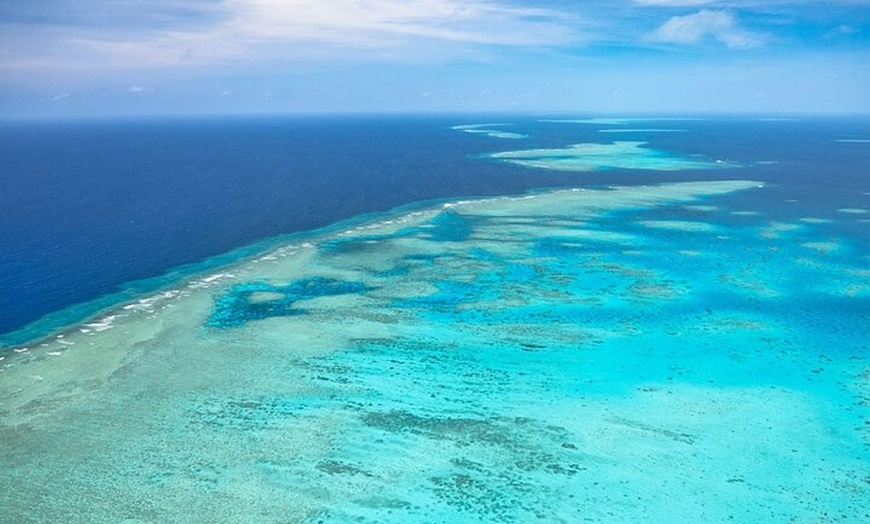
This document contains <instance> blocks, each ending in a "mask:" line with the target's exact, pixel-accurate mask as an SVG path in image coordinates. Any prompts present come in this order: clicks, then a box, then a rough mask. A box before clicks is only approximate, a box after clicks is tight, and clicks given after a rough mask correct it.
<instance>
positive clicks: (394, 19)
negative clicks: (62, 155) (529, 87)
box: [5, 0, 580, 69]
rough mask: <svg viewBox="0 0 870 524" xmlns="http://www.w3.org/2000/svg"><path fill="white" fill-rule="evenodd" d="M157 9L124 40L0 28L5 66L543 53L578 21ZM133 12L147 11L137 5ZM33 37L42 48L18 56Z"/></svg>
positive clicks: (446, 8)
mask: <svg viewBox="0 0 870 524" xmlns="http://www.w3.org/2000/svg"><path fill="white" fill-rule="evenodd" d="M126 5H128V6H129V8H130V10H131V12H132V11H134V10H135V9H136V7H137V6H136V3H135V2H132V3H127V4H126ZM158 5H159V7H160V16H144V15H143V17H142V22H140V23H139V24H136V23H135V22H131V21H129V20H127V21H126V22H125V24H126V25H127V27H126V29H127V30H126V31H119V30H118V29H119V28H118V27H112V26H106V27H102V26H100V25H99V24H96V23H95V22H94V21H93V20H89V21H87V22H85V21H83V20H82V19H81V17H80V16H78V15H70V19H69V20H57V21H53V22H54V23H51V24H44V25H41V26H38V27H36V26H27V27H24V24H20V23H19V24H6V26H7V27H6V28H5V29H6V31H7V32H8V34H9V37H8V38H7V41H8V44H9V45H10V46H11V47H13V48H16V49H12V50H10V51H9V52H8V53H7V56H6V57H5V58H6V59H5V63H6V65H7V67H10V68H17V69H23V68H39V67H44V66H46V65H51V66H54V67H58V68H61V69H71V68H81V69H88V68H91V67H95V66H96V67H99V68H107V69H111V68H125V67H129V66H133V65H135V66H136V67H140V68H141V67H164V66H172V65H178V64H187V65H203V64H217V63H224V64H226V63H238V62H256V61H267V62H268V61H269V60H270V59H276V58H282V59H293V58H299V57H306V56H307V57H311V56H318V54H321V55H322V54H327V55H329V56H332V57H335V56H336V55H341V54H342V53H353V52H358V51H365V52H376V53H379V52H384V53H387V54H394V55H395V54H400V55H401V54H406V55H413V53H414V51H415V49H422V48H424V47H425V48H427V49H432V48H433V47H435V48H437V46H438V45H439V42H440V45H442V46H446V45H454V46H461V45H478V46H479V45H491V46H549V45H561V44H567V43H572V42H576V41H578V40H579V38H580V37H579V31H578V29H577V28H578V26H579V25H580V24H579V22H580V21H579V19H578V18H577V17H576V16H575V15H573V14H569V13H565V12H561V11H556V10H550V9H543V8H537V7H528V6H520V5H516V4H514V5H510V4H507V3H505V2H499V1H495V0H403V1H401V2H397V1H395V0H368V1H364V2H360V1H358V0H329V1H324V0H224V1H222V2H218V3H197V2H190V1H188V0H185V1H182V2H180V3H179V4H178V6H179V8H183V12H184V13H188V14H187V15H184V16H182V14H181V13H179V14H178V19H179V23H178V24H175V25H173V24H172V23H169V22H167V18H171V16H170V14H171V13H170V12H169V7H168V5H169V3H168V2H160V3H159V4H158ZM141 7H142V10H143V11H146V12H147V11H148V9H149V6H148V4H147V3H143V4H142V5H141ZM191 10H197V16H196V17H192V16H190V15H189V12H190V11H191ZM126 16H127V17H129V16H130V13H127V15H126ZM192 18H196V19H197V20H199V23H192V22H191V19H192ZM70 22H72V23H70ZM36 33H40V34H39V35H37V34H36ZM34 37H38V38H39V40H41V41H42V42H46V44H44V45H43V46H41V48H39V49H34V48H26V45H27V44H30V45H32V42H33V41H35V40H37V38H34ZM18 42H22V45H20V46H16V45H15V44H17V43H18ZM24 42H26V43H27V44H25V43H24ZM433 43H434V44H433ZM418 44H425V46H424V45H419V46H418Z"/></svg>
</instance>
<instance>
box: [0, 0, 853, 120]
mask: <svg viewBox="0 0 870 524" xmlns="http://www.w3.org/2000/svg"><path fill="white" fill-rule="evenodd" d="M867 64H870V0H839V1H811V0H743V1H738V0H609V1H608V0H598V1H582V0H576V1H569V0H538V1H531V0H0V116H2V117H22V116H23V117H28V116H32V117H63V116H88V115H93V116H107V115H138V114H191V113H194V114H196V113H206V114H223V113H298V112H405V111H439V112H444V111H510V112H536V111H572V112H596V113H637V112H657V113H662V112H664V113H674V112H679V113H693V112H694V113H697V112H766V113H783V112H801V113H803V112H809V113H832V112H833V113H870V95H868V94H867V93H870V66H868V65H867Z"/></svg>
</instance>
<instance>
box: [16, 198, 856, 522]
mask: <svg viewBox="0 0 870 524" xmlns="http://www.w3.org/2000/svg"><path fill="white" fill-rule="evenodd" d="M764 191H766V189H765V187H763V185H762V184H760V183H758V182H752V181H712V182H686V183H670V184H661V185H648V186H636V187H611V188H604V189H594V190H593V189H586V190H582V189H574V190H556V191H545V192H539V193H533V194H526V195H518V196H513V197H503V198H491V199H473V200H464V201H451V202H445V203H441V204H438V205H432V206H428V207H423V208H420V209H417V210H413V211H409V210H406V211H402V212H399V213H396V214H395V215H393V216H390V217H382V218H381V219H378V220H377V221H372V222H368V223H362V224H356V225H354V226H352V227H348V228H347V229H345V230H338V231H336V232H333V233H329V234H322V235H312V236H311V237H310V238H306V239H297V240H296V241H294V242H292V243H288V244H286V245H282V246H277V247H274V248H273V249H271V250H270V251H268V252H266V253H262V254H260V255H258V256H256V257H254V258H250V259H247V260H244V261H240V262H238V263H235V264H230V265H227V266H225V267H222V268H220V269H219V270H215V271H213V272H211V273H207V274H202V275H198V276H196V277H193V278H190V279H187V280H185V281H183V282H179V283H177V285H175V286H172V287H168V288H166V289H164V290H161V291H160V292H158V293H154V294H151V295H148V296H144V297H141V298H139V299H137V300H134V301H131V302H129V303H127V304H124V305H122V306H120V307H118V308H117V309H115V310H113V311H111V312H109V313H107V314H105V315H103V316H101V317H99V318H96V319H92V320H90V321H88V322H86V323H83V324H81V325H78V326H74V327H72V328H71V329H69V330H67V331H65V332H63V333H58V334H55V335H53V336H52V337H50V338H48V339H46V340H44V341H41V342H39V343H35V344H31V345H28V346H26V347H24V346H18V347H15V348H12V350H11V351H9V352H7V353H4V359H3V360H2V361H0V366H2V372H0V399H2V400H0V442H2V444H0V461H2V463H3V468H2V472H0V507H2V508H3V509H2V512H3V515H4V517H6V518H8V519H9V521H10V522H21V523H26V522H61V521H62V522H88V523H117V522H127V523H135V522H142V523H144V522H169V521H171V522H203V521H208V522H244V521H251V522H275V523H278V522H281V523H287V522H296V523H315V522H350V521H353V522H370V523H375V522H377V523H385V522H396V523H399V522H481V523H483V522H487V523H493V522H536V521H539V522H566V523H568V522H583V521H598V522H605V521H606V522H725V521H728V520H733V521H737V522H748V521H761V522H782V523H786V522H823V521H825V519H834V520H839V521H841V522H859V521H861V520H863V519H864V518H865V517H866V516H867V515H868V512H870V504H868V500H870V485H868V483H867V479H866V478H865V477H866V474H865V471H866V464H867V463H868V459H870V452H868V444H870V439H868V430H867V426H866V423H865V422H866V419H867V416H868V399H870V391H868V380H867V378H868V373H870V371H868V362H867V360H866V355H867V341H868V340H870V333H868V329H870V328H868V326H870V322H868V321H867V320H868V319H867V311H870V308H868V307H867V306H868V303H870V284H868V272H867V268H866V257H865V258H864V259H862V258H861V257H860V256H856V253H855V247H854V246H853V244H852V243H851V242H850V240H849V239H848V238H839V237H832V236H831V235H830V234H829V233H828V230H827V229H826V228H827V227H828V224H827V223H825V222H818V221H811V220H804V221H795V222H788V223H784V222H772V221H770V220H768V219H766V218H765V216H764V210H763V209H751V208H748V209H747V208H743V207H739V206H737V205H736V204H735V202H737V201H735V200H733V199H726V198H725V197H729V196H733V195H735V194H752V193H763V192H764ZM751 201H756V200H750V202H751ZM736 213H740V214H736ZM843 216H844V217H851V216H852V215H848V214H844V215H843ZM849 219H851V218H849ZM855 219H857V218H855Z"/></svg>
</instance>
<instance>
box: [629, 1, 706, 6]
mask: <svg viewBox="0 0 870 524" xmlns="http://www.w3.org/2000/svg"><path fill="white" fill-rule="evenodd" d="M714 1H715V0H632V2H634V3H636V4H641V5H654V6H669V7H681V6H690V5H704V4H709V3H712V2H714Z"/></svg>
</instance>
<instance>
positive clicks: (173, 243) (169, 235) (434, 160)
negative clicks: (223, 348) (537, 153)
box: [0, 115, 870, 343]
mask: <svg viewBox="0 0 870 524" xmlns="http://www.w3.org/2000/svg"><path fill="white" fill-rule="evenodd" d="M487 122H493V123H494V122H511V123H515V124H516V126H503V127H500V128H499V129H502V130H504V131H511V130H512V129H517V130H520V129H521V130H522V132H523V133H527V134H528V137H527V138H525V139H521V140H506V139H504V138H497V137H491V136H485V135H482V134H468V133H463V132H459V131H457V130H454V129H451V127H452V126H455V125H460V124H469V123H487ZM607 127H608V126H605V125H594V124H576V123H574V124H571V123H560V122H546V121H540V120H539V118H537V117H531V116H529V117H521V118H518V117H516V116H511V117H494V116H486V117H482V116H479V115H478V116H467V115H464V116H461V115H454V116H438V117H422V116H404V117H304V118H303V117H296V118H289V117H288V118H277V117H276V118H247V119H241V118H234V119H226V118H223V119H218V118H203V119H183V120H179V119H176V120H172V119H162V120H161V119H151V120H135V121H95V122H58V123H45V122H41V123H9V122H7V123H3V124H2V125H0V290H2V292H0V334H6V340H7V341H9V343H15V342H20V341H22V340H24V339H25V338H28V337H31V336H38V335H41V334H45V330H46V329H49V328H51V327H58V326H60V325H63V324H67V323H72V322H75V321H78V320H81V319H82V317H84V316H87V315H89V314H93V313H94V312H96V310H97V309H99V308H100V307H105V306H108V305H111V304H112V303H113V302H115V301H116V300H117V297H118V296H119V295H117V293H119V292H122V295H123V293H124V290H126V293H127V295H135V294H136V293H138V292H141V291H147V290H149V289H150V288H153V287H157V286H159V285H160V282H161V281H160V280H159V279H158V280H156V281H150V282H144V283H142V282H140V283H138V284H131V282H135V281H141V280H142V279H149V278H154V277H160V276H161V275H164V274H166V273H167V271H170V270H171V269H173V268H177V267H179V266H184V265H188V264H196V263H199V262H202V261H204V260H207V259H208V258H209V257H214V256H216V255H219V254H222V253H226V252H229V251H231V250H234V249H238V248H241V247H243V246H248V245H250V244H252V243H253V242H257V241H260V240H264V239H269V238H272V237H275V236H276V235H282V234H287V233H294V232H300V231H306V230H310V229H314V228H320V227H325V226H328V225H330V224H333V223H335V222H337V221H340V220H343V219H347V218H350V217H354V216H356V215H359V214H362V213H372V212H383V211H387V210H389V209H391V208H394V207H396V206H401V205H406V204H410V203H413V202H418V201H425V200H432V199H444V198H450V197H458V196H463V197H465V196H484V195H503V194H515V193H522V192H524V191H527V190H532V189H537V188H550V187H577V186H600V185H611V184H612V185H632V184H649V183H654V182H665V181H682V180H701V179H706V180H709V179H737V178H739V179H751V180H760V181H764V182H766V183H768V184H769V185H770V186H771V187H772V189H771V190H770V191H765V192H764V193H754V192H748V193H745V194H744V193H738V194H735V195H733V196H729V197H726V198H727V199H745V200H746V207H747V208H752V209H757V208H763V209H765V210H766V214H767V216H768V217H769V218H770V219H779V220H794V219H798V218H801V217H805V216H813V217H816V218H822V219H825V218H828V219H836V220H837V222H835V223H834V225H832V226H831V228H836V231H833V230H832V234H838V235H839V234H845V235H848V236H850V237H854V238H856V239H857V241H858V242H859V246H860V247H861V248H862V249H863V250H864V252H865V253H866V248H867V247H868V245H870V240H868V235H867V234H866V232H867V227H868V225H867V222H866V221H864V222H862V221H861V220H848V221H843V220H840V219H842V218H844V215H843V214H842V213H841V212H838V211H837V210H838V209H843V208H859V209H860V208H867V203H868V200H870V196H868V192H870V176H868V169H870V168H868V166H870V144H868V143H866V142H862V141H861V140H866V139H868V138H870V119H868V118H858V117H853V118H846V117H837V118H833V117H812V118H798V119H793V120H764V119H755V118H712V119H699V120H678V121H667V122H654V123H653V124H652V126H650V125H648V124H644V125H641V126H638V127H670V128H674V129H681V130H686V131H685V132H672V133H645V134H643V136H642V139H643V140H645V141H647V142H648V143H649V145H650V146H651V147H657V148H661V149H664V150H668V151H672V152H676V153H684V154H690V155H691V154H699V155H703V156H706V157H709V158H713V159H721V160H726V161H729V162H734V163H737V164H739V165H740V166H741V167H737V168H733V169H723V170H715V171H702V170H684V171H675V172H660V171H643V170H610V171H600V172H592V173H568V172H558V171H546V170H540V169H530V168H524V167H520V166H515V165H509V164H504V163H498V162H494V161H491V160H487V159H484V158H482V155H485V154H487V153H492V152H498V151H503V150H509V149H516V148H546V147H563V146H565V145H566V144H573V143H581V142H608V141H614V140H625V139H636V138H632V137H630V136H627V135H624V134H619V135H616V134H605V133H601V132H600V131H601V130H602V128H607ZM611 127H612V126H611ZM843 140H858V141H843ZM753 199H764V201H763V202H756V201H753ZM794 201H799V202H800V204H801V205H800V206H795V205H794V204H795V202H794ZM867 218H870V217H867ZM734 220H739V218H738V217H735V219H734ZM113 294H115V295H113ZM127 295H124V296H127ZM100 297H108V298H106V301H105V302H99V301H98V302H93V301H95V300H97V299H99V298H100ZM113 297H114V298H113ZM87 303H90V305H86V306H84V307H79V308H78V309H73V310H66V311H65V312H63V313H57V312H60V311H63V310H64V309H65V308H69V307H70V306H74V305H76V304H87ZM51 313H54V314H55V316H54V318H53V319H52V320H51V321H49V322H46V321H43V322H42V323H40V325H39V327H37V328H35V329H31V330H30V331H24V332H21V331H19V332H18V333H17V334H16V333H15V331H16V330H19V329H20V328H22V327H24V326H26V325H27V324H29V323H33V322H35V321H37V320H39V319H40V318H42V317H44V316H45V315H48V314H51ZM0 340H3V337H2V335H0Z"/></svg>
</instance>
